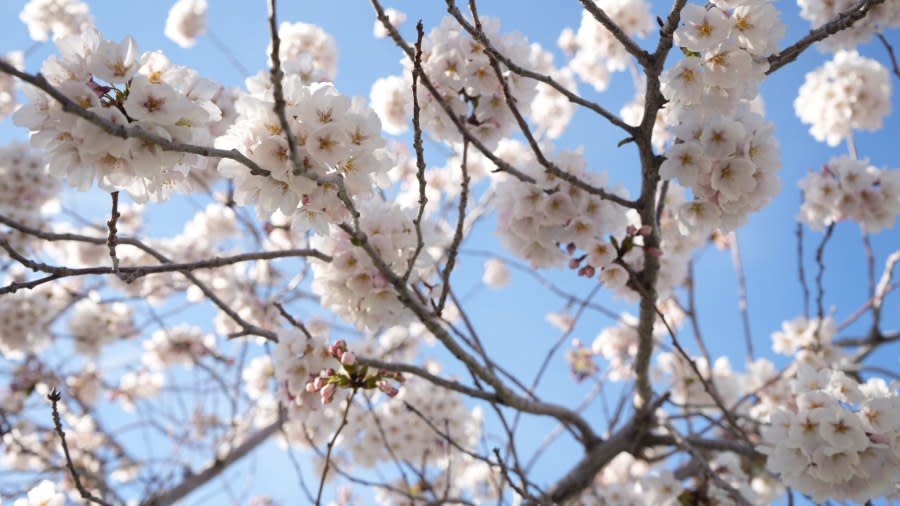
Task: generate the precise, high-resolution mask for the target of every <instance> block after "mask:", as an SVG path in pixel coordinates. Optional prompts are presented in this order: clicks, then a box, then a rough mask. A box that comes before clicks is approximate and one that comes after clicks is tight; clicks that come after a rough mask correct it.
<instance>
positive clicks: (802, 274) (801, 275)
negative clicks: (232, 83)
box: [794, 222, 809, 319]
mask: <svg viewBox="0 0 900 506" xmlns="http://www.w3.org/2000/svg"><path fill="white" fill-rule="evenodd" d="M795 230H796V231H795V232H794V235H796V236H797V278H798V280H799V281H800V289H801V291H802V292H803V317H804V318H807V319H808V318H809V286H807V284H806V269H805V268H804V266H803V265H804V262H803V224H802V223H800V222H797V228H796V229H795Z"/></svg>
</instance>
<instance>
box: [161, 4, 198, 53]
mask: <svg viewBox="0 0 900 506" xmlns="http://www.w3.org/2000/svg"><path fill="white" fill-rule="evenodd" d="M164 33H165V34H166V37H168V38H169V39H171V40H172V41H173V42H175V43H176V44H178V45H179V46H181V47H184V48H188V47H191V46H193V45H194V43H196V42H197V37H199V36H201V35H203V34H204V33H206V0H178V1H177V2H175V4H174V5H172V8H171V9H170V10H169V16H168V17H167V18H166V29H165V31H164Z"/></svg>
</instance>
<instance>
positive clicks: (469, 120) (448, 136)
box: [378, 16, 536, 147]
mask: <svg viewBox="0 0 900 506" xmlns="http://www.w3.org/2000/svg"><path fill="white" fill-rule="evenodd" d="M481 24H482V29H483V31H484V34H485V36H486V37H487V39H488V40H489V41H490V42H491V45H492V46H493V47H494V48H495V49H496V50H497V51H499V52H500V53H501V54H503V55H505V56H506V57H508V58H509V59H510V60H512V61H513V62H515V63H517V64H518V65H523V66H529V61H530V58H531V47H530V46H529V44H528V40H527V39H526V38H525V37H524V36H523V35H521V34H518V33H510V34H501V32H500V22H499V20H497V19H494V18H489V17H482V18H481ZM403 65H404V67H405V69H406V72H405V73H404V79H405V81H406V83H407V85H406V87H405V89H406V90H410V91H409V93H411V83H412V71H413V64H412V62H410V61H409V59H404V61H403ZM501 68H502V67H501ZM422 72H424V73H425V75H427V76H428V78H429V80H430V81H431V83H432V84H433V85H434V87H435V88H436V89H437V91H438V93H439V94H440V98H439V99H438V98H435V97H434V96H433V95H432V94H431V92H430V91H429V90H428V89H427V88H426V87H425V86H424V85H423V84H422V83H419V86H418V102H419V106H420V108H421V125H422V129H423V130H425V131H426V132H428V133H429V134H430V135H431V136H432V137H433V138H434V139H437V140H441V141H445V142H447V143H455V142H458V141H460V140H461V138H460V133H459V131H458V129H457V128H456V126H455V125H454V123H453V122H452V121H451V120H450V118H448V117H447V113H446V112H445V111H444V108H443V107H442V106H441V105H440V103H439V100H440V101H443V102H444V103H445V104H446V105H447V106H449V108H450V109H451V110H452V111H453V114H454V115H455V116H456V117H457V118H458V119H460V120H461V121H464V122H465V123H466V127H467V128H468V130H469V131H470V132H471V133H472V135H473V136H475V137H476V138H478V139H479V140H480V141H481V142H483V143H484V144H485V145H487V146H489V147H493V146H496V144H497V142H498V141H499V140H500V139H501V138H503V137H504V136H505V135H506V134H507V133H509V131H510V128H511V127H512V125H514V124H515V121H514V117H513V114H512V112H511V111H510V109H509V107H508V106H507V101H506V98H505V95H504V92H503V88H502V86H501V83H500V80H499V79H498V77H497V74H496V72H495V71H494V69H493V68H492V67H491V63H490V59H489V58H488V55H487V54H486V53H485V51H484V49H483V48H482V47H481V44H479V43H477V42H476V41H474V40H473V39H472V38H471V37H470V36H469V35H468V33H466V32H465V30H464V29H463V28H462V27H460V26H459V24H457V22H456V20H454V19H453V18H452V17H449V16H447V17H445V18H444V19H443V20H441V23H440V25H438V26H437V27H435V28H434V29H433V30H431V32H429V34H428V36H427V37H425V39H424V40H423V41H422ZM504 79H505V81H506V84H507V86H508V88H509V92H510V95H511V97H512V99H513V100H514V101H515V103H516V106H517V107H518V108H519V112H521V113H522V114H523V115H527V114H528V113H529V106H530V104H531V102H532V100H533V99H534V97H535V93H536V87H535V81H533V80H531V79H525V78H523V77H521V76H519V75H517V74H514V73H510V72H507V73H505V74H504ZM407 100H408V101H409V102H411V101H412V100H411V99H407ZM387 103H396V102H387ZM392 107H408V106H404V105H399V103H397V105H392ZM378 113H379V115H381V114H382V111H381V110H379V111H378Z"/></svg>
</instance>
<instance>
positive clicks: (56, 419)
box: [47, 389, 111, 506]
mask: <svg viewBox="0 0 900 506" xmlns="http://www.w3.org/2000/svg"><path fill="white" fill-rule="evenodd" d="M47 399H48V400H49V401H50V407H51V409H52V410H53V428H54V429H55V430H56V434H57V435H59V440H60V442H61V443H62V448H63V454H64V455H65V457H66V468H68V469H69V474H71V475H72V481H74V482H75V488H76V489H77V490H78V493H79V494H80V495H81V498H82V499H84V500H85V501H88V502H91V503H94V504H100V505H102V506H111V505H110V503H108V502H106V501H104V500H103V499H101V498H99V497H97V496H95V495H94V494H92V493H90V492H89V491H88V489H87V488H85V486H84V483H82V482H81V477H80V476H79V475H78V471H76V470H75V464H74V463H73V462H72V455H71V454H70V453H69V444H68V443H66V433H65V431H63V428H62V420H61V418H60V416H59V406H58V404H59V401H60V400H61V399H62V395H61V394H60V393H59V391H58V390H56V389H53V390H51V391H50V393H48V394H47Z"/></svg>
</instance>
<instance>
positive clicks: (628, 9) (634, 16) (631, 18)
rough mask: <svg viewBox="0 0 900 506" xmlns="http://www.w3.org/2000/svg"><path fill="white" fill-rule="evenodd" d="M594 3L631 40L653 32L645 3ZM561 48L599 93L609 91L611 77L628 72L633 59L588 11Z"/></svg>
mask: <svg viewBox="0 0 900 506" xmlns="http://www.w3.org/2000/svg"><path fill="white" fill-rule="evenodd" d="M592 1H593V3H594V4H595V5H596V6H597V8H599V9H602V10H603V12H605V13H606V15H607V16H608V17H609V19H610V20H612V22H613V23H615V24H616V25H618V26H619V28H621V29H622V32H623V33H624V34H625V35H627V36H629V37H632V38H633V37H644V36H646V35H647V34H649V33H650V31H651V30H653V26H654V24H653V16H652V14H651V12H650V4H648V3H647V2H645V1H644V0H592ZM558 44H559V46H560V47H561V48H562V49H563V50H564V51H565V52H566V53H568V54H569V55H571V56H572V60H571V61H570V62H569V68H571V69H572V70H573V71H574V72H575V74H576V75H577V76H578V77H579V78H580V79H581V80H582V81H584V82H586V83H588V84H590V85H591V86H593V87H594V89H595V90H597V91H604V90H606V88H607V86H609V80H610V77H611V75H610V73H611V72H618V71H622V70H625V69H626V68H627V66H628V62H629V59H630V58H631V56H630V55H629V54H628V51H627V50H626V49H625V46H623V45H622V43H621V42H619V41H618V39H616V37H615V35H613V34H612V32H610V31H609V30H607V29H606V27H604V26H603V25H602V24H601V23H600V21H598V20H597V19H595V18H594V15H593V14H592V13H590V12H588V11H587V9H585V10H583V11H582V12H581V23H580V24H579V25H578V30H577V31H572V29H571V28H566V29H565V30H563V32H562V33H561V34H560V36H559V41H558Z"/></svg>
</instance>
